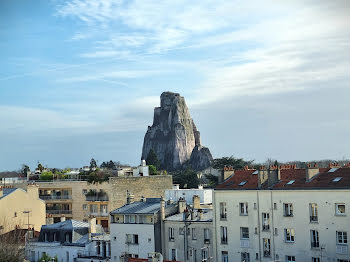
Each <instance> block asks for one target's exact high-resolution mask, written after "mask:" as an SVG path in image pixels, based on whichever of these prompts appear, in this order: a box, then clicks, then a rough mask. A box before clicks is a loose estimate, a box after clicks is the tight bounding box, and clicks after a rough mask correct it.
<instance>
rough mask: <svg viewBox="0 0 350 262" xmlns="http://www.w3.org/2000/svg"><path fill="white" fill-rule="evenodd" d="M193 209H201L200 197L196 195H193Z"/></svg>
mask: <svg viewBox="0 0 350 262" xmlns="http://www.w3.org/2000/svg"><path fill="white" fill-rule="evenodd" d="M192 199H193V208H194V209H199V208H200V207H201V201H200V197H199V196H198V195H193V197H192Z"/></svg>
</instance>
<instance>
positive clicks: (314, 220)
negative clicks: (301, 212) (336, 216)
mask: <svg viewBox="0 0 350 262" xmlns="http://www.w3.org/2000/svg"><path fill="white" fill-rule="evenodd" d="M310 222H313V223H315V222H318V216H310Z"/></svg>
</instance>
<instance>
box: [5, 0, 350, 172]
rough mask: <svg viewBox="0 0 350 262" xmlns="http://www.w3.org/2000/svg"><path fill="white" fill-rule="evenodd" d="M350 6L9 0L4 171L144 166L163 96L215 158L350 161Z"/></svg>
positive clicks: (328, 3) (331, 3)
mask: <svg viewBox="0 0 350 262" xmlns="http://www.w3.org/2000/svg"><path fill="white" fill-rule="evenodd" d="M349 11H350V4H349V2H348V1H338V0H336V1H297V0H296V1H294V0H293V1H283V2H276V1H221V0H218V1H205V0H204V1H181V0H180V1H155V0H142V1H135V0H129V1H123V0H116V1H111V0H96V1H88V0H68V1H58V0H51V1H48V0H35V1H34V0H32V1H20V0H4V1H1V2H0V48H1V53H0V55H1V59H0V70H1V71H0V72H1V73H0V121H1V123H2V124H1V125H0V145H1V150H0V170H13V169H18V168H20V166H21V165H22V164H23V163H26V164H29V165H30V166H31V167H34V166H35V165H36V163H37V162H38V161H40V162H42V163H43V164H44V165H47V166H49V167H62V168H63V167H67V166H71V167H79V166H82V165H86V164H88V163H89V159H91V157H94V158H96V159H97V160H99V161H100V162H102V161H105V160H110V159H113V160H116V161H120V162H123V163H129V164H136V163H138V162H139V159H140V155H141V150H142V142H143V136H144V133H145V132H146V129H147V126H148V125H151V124H152V116H153V108H154V107H155V106H158V105H159V96H160V94H161V93H162V92H163V91H174V92H179V93H180V94H181V95H183V96H184V97H185V99H186V101H187V104H188V106H189V108H190V112H191V114H192V117H193V118H194V120H195V123H196V125H197V126H198V128H199V130H200V131H201V136H202V143H203V144H204V145H206V146H208V147H209V148H210V149H211V151H212V153H213V155H214V157H221V156H229V155H234V156H237V157H244V158H247V159H255V160H256V161H265V160H266V159H267V158H276V159H279V160H281V161H286V160H313V159H324V158H334V159H342V158H349V157H350V155H349V148H350V139H349V136H348V130H349V129H350V118H349V116H348V113H349V111H350V110H349V109H350V105H349V102H348V101H349V98H350V89H349V83H350V75H349V70H350V31H349V30H348V29H349V28H350V19H349V18H348V14H349Z"/></svg>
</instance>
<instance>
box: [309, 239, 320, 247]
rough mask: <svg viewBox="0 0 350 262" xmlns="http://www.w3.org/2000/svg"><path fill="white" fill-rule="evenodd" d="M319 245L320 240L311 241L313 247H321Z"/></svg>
mask: <svg viewBox="0 0 350 262" xmlns="http://www.w3.org/2000/svg"><path fill="white" fill-rule="evenodd" d="M319 247H320V242H318V241H315V242H314V241H313V242H311V248H319Z"/></svg>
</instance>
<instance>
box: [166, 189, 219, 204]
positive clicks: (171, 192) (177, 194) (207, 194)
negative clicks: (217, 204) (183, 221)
mask: <svg viewBox="0 0 350 262" xmlns="http://www.w3.org/2000/svg"><path fill="white" fill-rule="evenodd" d="M195 195H196V196H199V199H200V201H201V203H202V204H208V205H211V204H212V203H213V189H210V188H203V186H202V185H199V186H198V188H186V189H180V185H179V184H175V185H173V188H171V189H167V190H165V200H172V201H174V202H176V201H179V200H180V198H181V199H184V200H185V201H186V203H187V204H190V205H192V204H193V202H192V200H193V196H195Z"/></svg>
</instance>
